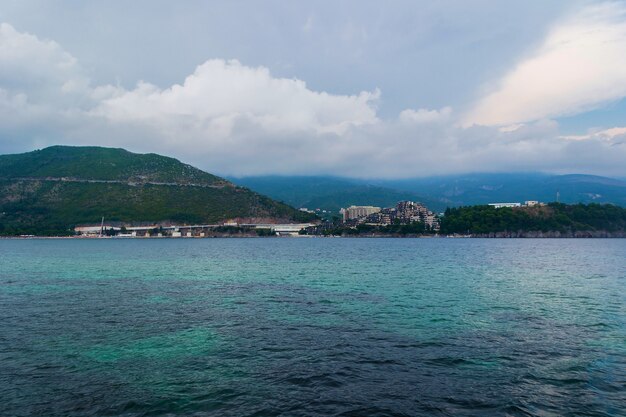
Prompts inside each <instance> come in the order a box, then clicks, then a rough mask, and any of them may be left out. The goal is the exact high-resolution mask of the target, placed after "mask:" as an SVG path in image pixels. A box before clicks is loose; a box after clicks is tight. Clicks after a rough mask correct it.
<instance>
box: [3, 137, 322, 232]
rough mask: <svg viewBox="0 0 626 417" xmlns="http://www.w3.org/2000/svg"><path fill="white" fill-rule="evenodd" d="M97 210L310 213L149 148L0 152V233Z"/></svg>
mask: <svg viewBox="0 0 626 417" xmlns="http://www.w3.org/2000/svg"><path fill="white" fill-rule="evenodd" d="M103 216H104V217H105V218H106V219H107V221H108V222H117V223H121V224H154V223H181V224H184V223H186V224H208V223H216V222H220V221H224V220H229V219H249V220H253V219H260V220H263V221H268V222H271V221H281V222H289V221H298V222H299V221H309V220H312V219H314V216H312V215H310V214H308V213H303V212H301V211H299V210H295V209H294V208H293V207H290V206H288V205H286V204H283V203H279V202H276V201H274V200H272V199H271V198H269V197H266V196H263V195H261V194H258V193H256V192H253V191H251V190H249V189H247V188H243V187H239V186H236V185H234V184H232V183H230V182H229V181H227V180H225V179H223V178H220V177H218V176H215V175H212V174H209V173H207V172H204V171H201V170H199V169H197V168H194V167H192V166H190V165H187V164H183V163H181V162H180V161H178V160H176V159H173V158H169V157H164V156H160V155H156V154H135V153H131V152H128V151H126V150H124V149H114V148H101V147H68V146H53V147H50V148H45V149H42V150H38V151H33V152H28V153H23V154H14V155H0V235H14V234H41V235H54V234H67V233H68V231H69V230H71V228H73V227H74V226H76V225H78V224H94V223H97V222H99V221H100V219H101V218H102V217H103Z"/></svg>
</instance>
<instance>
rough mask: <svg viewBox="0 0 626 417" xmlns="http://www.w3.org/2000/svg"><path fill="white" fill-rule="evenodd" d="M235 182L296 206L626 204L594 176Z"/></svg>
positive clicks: (612, 183) (619, 191)
mask: <svg viewBox="0 0 626 417" xmlns="http://www.w3.org/2000/svg"><path fill="white" fill-rule="evenodd" d="M232 181H234V182H235V183H237V184H241V185H244V186H246V187H249V188H251V189H253V190H255V191H258V192H261V193H263V194H266V195H269V196H271V197H273V198H275V199H278V200H281V201H284V202H285V203H288V204H291V205H294V206H296V207H307V208H320V209H326V210H328V209H330V210H338V208H339V207H346V206H348V205H351V204H355V205H364V204H372V205H379V206H393V205H395V203H396V202H397V201H399V200H414V201H420V202H422V203H424V204H426V205H427V206H428V207H429V208H431V209H433V210H436V211H443V210H445V209H446V207H458V206H469V205H481V204H488V203H493V202H524V201H526V200H538V201H544V202H552V201H556V200H557V193H558V199H559V201H560V202H562V203H572V204H573V203H611V204H615V205H619V206H626V181H624V180H620V179H615V178H608V177H601V176H595V175H582V174H570V175H551V174H543V173H502V174H466V175H450V176H438V177H427V178H413V179H400V180H359V179H349V178H338V177H297V176H294V177H276V176H264V177H245V178H232Z"/></svg>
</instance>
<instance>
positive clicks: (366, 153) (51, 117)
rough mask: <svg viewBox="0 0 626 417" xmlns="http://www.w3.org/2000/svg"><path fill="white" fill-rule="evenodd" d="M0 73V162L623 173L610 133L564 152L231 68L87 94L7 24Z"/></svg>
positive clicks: (211, 67)
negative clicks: (98, 157)
mask: <svg viewBox="0 0 626 417" xmlns="http://www.w3.org/2000/svg"><path fill="white" fill-rule="evenodd" d="M5 51H7V53H6V54H5ZM0 64H2V65H0V152H1V153H4V152H8V151H25V150H30V149H33V148H39V147H43V146H48V145H52V144H59V143H60V144H73V145H88V144H89V145H101V146H118V147H124V148H127V149H129V150H131V151H136V152H157V153H161V154H165V155H170V156H174V157H178V158H180V159H182V160H184V161H186V162H189V163H192V164H194V165H196V166H198V167H200V168H202V169H205V170H207V171H209V172H214V173H218V174H231V175H255V174H337V175H351V176H361V177H410V176H416V175H433V174H446V173H453V172H468V171H503V170H506V171H510V170H551V171H555V170H559V171H563V172H567V171H570V172H594V173H605V174H616V173H617V174H619V175H623V173H624V166H623V165H624V164H623V161H624V160H626V145H624V144H622V142H621V140H622V139H623V136H621V133H620V132H621V131H619V130H610V131H607V132H608V133H606V132H605V134H603V135H592V134H590V135H588V137H585V138H584V140H578V141H573V140H571V139H568V138H564V137H562V135H561V134H560V132H559V127H558V124H557V123H556V122H553V121H550V120H540V121H538V122H534V123H527V124H523V125H522V124H520V125H517V126H515V128H509V129H499V128H495V127H485V126H474V127H470V128H463V127H460V125H459V123H458V119H457V117H456V116H455V114H454V112H453V111H452V109H451V108H450V107H443V108H441V109H439V110H436V109H424V108H421V109H405V110H404V111H402V112H401V113H400V114H399V115H398V116H397V117H390V118H387V119H383V118H381V117H379V116H378V112H377V105H378V102H379V96H380V93H379V92H378V90H374V91H371V92H367V91H366V92H361V93H358V94H354V95H339V94H331V93H326V92H319V91H315V90H313V89H311V88H309V87H308V86H307V85H306V83H305V82H304V81H301V80H297V79H287V78H278V77H275V76H273V75H272V74H271V73H270V71H269V70H268V69H267V68H264V67H249V66H246V65H243V64H241V63H240V62H238V61H224V60H209V61H207V62H205V63H203V64H202V65H200V66H198V67H197V68H196V69H195V71H194V72H193V73H192V74H191V75H189V76H187V77H186V78H185V79H184V81H183V82H182V83H181V84H174V85H171V86H169V87H166V88H164V87H160V86H157V85H154V84H151V83H148V82H140V83H138V84H137V86H136V87H135V88H133V89H124V88H122V87H119V86H112V85H98V86H92V85H91V83H90V81H89V78H88V77H87V76H86V75H85V72H84V71H83V70H82V69H81V67H80V65H79V63H78V62H77V60H76V59H74V58H73V57H72V56H71V55H70V54H69V53H67V52H66V51H64V50H63V48H61V47H60V46H59V45H58V44H56V43H54V42H52V41H46V40H40V39H38V38H37V37H35V36H33V35H28V34H23V33H20V32H18V31H16V30H15V29H13V28H12V27H11V26H9V25H6V24H5V25H2V26H0ZM5 64H6V65H5ZM607 138H608V139H607Z"/></svg>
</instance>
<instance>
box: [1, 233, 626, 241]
mask: <svg viewBox="0 0 626 417" xmlns="http://www.w3.org/2000/svg"><path fill="white" fill-rule="evenodd" d="M302 238H307V239H310V238H314V239H626V233H619V235H617V236H612V235H610V234H609V235H601V236H589V235H585V236H571V235H566V236H484V235H476V236H471V235H469V236H441V235H423V236H398V235H364V236H354V235H351V236H317V235H298V236H254V235H241V236H238V235H223V236H178V237H173V236H133V237H130V236H123V237H116V236H102V237H86V236H0V240H60V239H62V240H74V239H76V240H204V239H302Z"/></svg>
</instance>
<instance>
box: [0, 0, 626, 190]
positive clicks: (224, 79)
mask: <svg viewBox="0 0 626 417" xmlns="http://www.w3.org/2000/svg"><path fill="white" fill-rule="evenodd" d="M0 3H1V4H0V154H4V153H17V152H26V151H31V150H34V149H40V148H43V147H46V146H50V145H54V144H64V145H98V146H111V147H122V148H125V149H128V150H130V151H133V152H141V153H146V152H154V153H159V154H164V155H168V156H173V157H176V158H178V159H180V160H182V161H184V162H187V163H190V164H192V165H194V166H197V167H199V168H201V169H204V170H206V171H209V172H211V173H215V174H219V175H228V176H248V175H268V174H271V175H276V174H277V175H339V176H349V177H359V178H407V177H422V176H430V175H445V174H457V173H469V172H530V171H542V172H552V173H586V174H597V175H607V176H615V177H626V117H625V116H626V1H583V0H551V1H549V2H546V1H545V0H537V1H535V0H527V1H524V2H520V1H517V0H514V1H510V0H472V1H467V0H438V1H436V2H435V1H431V0H410V1H404V0H390V1H387V2H380V1H369V0H350V1H341V0H333V1H330V0H329V1H324V0H321V1H315V2H310V1H308V2H305V1H299V0H294V1H286V0H283V1H280V2H279V1H273V0H267V1H263V2H258V1H253V0H249V1H240V0H230V1H227V2H225V1H221V2H217V1H209V0H202V1H200V0H187V1H184V2H172V1H161V0H149V1H148V0H134V1H132V2H128V1H119V0H107V1H104V0H101V1H91V2H84V1H79V0H66V1H63V2H59V1H52V0H49V1H44V0H32V1H30V0H0Z"/></svg>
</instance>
